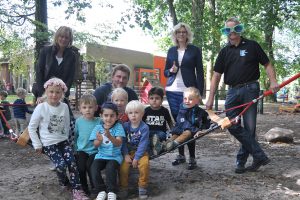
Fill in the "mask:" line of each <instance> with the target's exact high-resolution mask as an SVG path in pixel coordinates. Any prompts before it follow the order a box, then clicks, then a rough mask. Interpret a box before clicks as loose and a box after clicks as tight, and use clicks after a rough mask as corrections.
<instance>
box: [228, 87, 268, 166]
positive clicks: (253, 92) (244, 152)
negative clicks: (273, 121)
mask: <svg viewBox="0 0 300 200" xmlns="http://www.w3.org/2000/svg"><path fill="white" fill-rule="evenodd" d="M258 96H259V83H250V84H248V85H246V86H243V87H240V88H230V89H229V90H228V93H227V95H226V101H225V108H226V109H228V108H232V107H234V106H238V105H241V104H244V103H247V102H250V101H252V100H253V99H255V98H257V97H258ZM244 108H245V107H242V108H238V109H234V110H230V111H228V112H227V113H226V116H227V117H229V119H232V118H234V117H236V116H237V115H238V114H239V113H240V112H242V110H243V109H244ZM256 117H257V104H256V103H255V104H253V105H251V106H250V108H249V109H248V110H247V111H246V112H245V113H244V115H243V125H244V127H242V126H241V120H240V121H239V122H238V123H237V124H235V125H233V126H231V127H230V128H229V129H228V130H229V132H230V134H232V135H233V136H234V137H235V138H236V139H237V140H238V141H239V142H240V143H241V144H242V146H241V148H240V150H239V151H238V154H237V165H245V164H246V162H247V159H248V157H249V154H251V155H252V156H253V160H254V161H260V160H264V159H266V158H267V156H266V154H265V153H264V151H263V150H262V149H261V147H260V145H259V143H258V142H257V141H256V139H255V131H256Z"/></svg>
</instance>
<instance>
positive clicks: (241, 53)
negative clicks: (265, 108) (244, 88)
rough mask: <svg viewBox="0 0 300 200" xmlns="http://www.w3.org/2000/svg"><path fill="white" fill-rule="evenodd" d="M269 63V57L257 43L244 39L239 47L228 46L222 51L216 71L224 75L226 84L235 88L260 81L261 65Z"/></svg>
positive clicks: (216, 64) (215, 67)
mask: <svg viewBox="0 0 300 200" xmlns="http://www.w3.org/2000/svg"><path fill="white" fill-rule="evenodd" d="M268 62H269V58H268V56H267V55H266V53H265V52H264V51H263V49H262V48H261V46H260V45H259V44H258V43H257V42H255V41H253V40H248V39H245V38H242V40H241V43H240V44H239V45H238V46H237V47H236V46H234V45H231V44H228V45H227V46H226V47H224V48H223V49H222V50H221V51H220V53H219V55H218V57H217V60H216V63H215V66H214V71H215V72H218V73H220V74H223V73H224V82H225V84H227V85H231V86H235V85H237V84H242V83H247V82H250V81H255V80H258V79H259V76H260V73H259V64H262V65H265V64H267V63H268Z"/></svg>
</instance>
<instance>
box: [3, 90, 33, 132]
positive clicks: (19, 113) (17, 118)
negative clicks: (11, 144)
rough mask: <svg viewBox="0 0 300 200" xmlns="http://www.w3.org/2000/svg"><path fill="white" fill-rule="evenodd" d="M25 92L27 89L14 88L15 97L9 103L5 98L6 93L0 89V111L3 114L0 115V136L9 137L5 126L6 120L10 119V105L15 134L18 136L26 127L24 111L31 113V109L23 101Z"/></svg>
mask: <svg viewBox="0 0 300 200" xmlns="http://www.w3.org/2000/svg"><path fill="white" fill-rule="evenodd" d="M26 94H27V91H26V90H25V89H24V88H18V89H17V90H16V95H17V99H16V100H15V101H14V102H13V104H12V105H10V102H9V101H7V99H6V98H7V96H8V93H7V92H6V91H4V90H2V91H0V100H1V105H0V112H2V113H3V116H4V117H2V116H1V117H0V118H1V121H0V137H10V132H9V127H8V126H7V122H8V121H10V120H11V119H12V116H11V112H10V107H12V110H13V117H14V124H15V134H16V135H17V136H19V135H20V134H21V133H22V132H23V131H24V130H25V129H26V127H27V125H28V123H27V120H26V113H29V114H32V111H30V110H29V109H28V106H27V104H26V102H25V97H26ZM4 118H5V119H4Z"/></svg>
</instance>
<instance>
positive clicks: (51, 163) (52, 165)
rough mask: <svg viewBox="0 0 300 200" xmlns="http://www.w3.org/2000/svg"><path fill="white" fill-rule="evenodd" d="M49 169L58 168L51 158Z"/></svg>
mask: <svg viewBox="0 0 300 200" xmlns="http://www.w3.org/2000/svg"><path fill="white" fill-rule="evenodd" d="M49 169H50V170H51V171H55V170H56V167H55V165H54V163H53V162H52V161H51V160H50V167H49Z"/></svg>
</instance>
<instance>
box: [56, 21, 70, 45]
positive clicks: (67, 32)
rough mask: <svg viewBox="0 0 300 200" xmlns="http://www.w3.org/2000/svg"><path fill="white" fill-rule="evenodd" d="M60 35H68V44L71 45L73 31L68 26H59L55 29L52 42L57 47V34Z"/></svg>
mask: <svg viewBox="0 0 300 200" xmlns="http://www.w3.org/2000/svg"><path fill="white" fill-rule="evenodd" d="M62 35H68V36H69V39H70V41H69V46H72V44H73V31H72V29H71V28H70V27H67V26H61V27H59V28H58V29H57V31H56V32H55V34H54V39H53V44H54V45H55V46H57V47H59V45H58V38H59V36H62Z"/></svg>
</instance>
